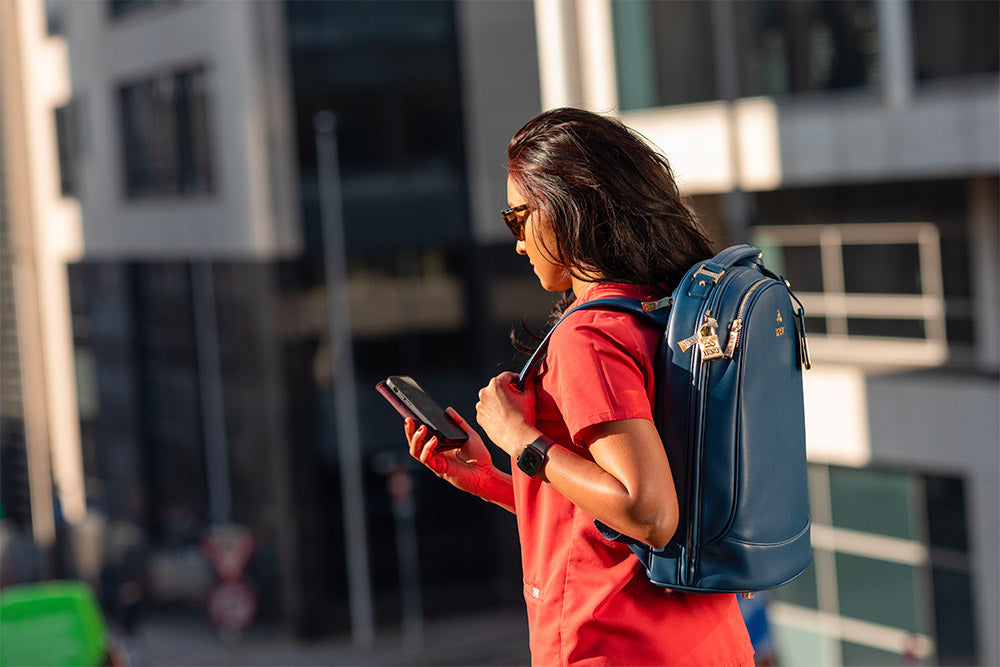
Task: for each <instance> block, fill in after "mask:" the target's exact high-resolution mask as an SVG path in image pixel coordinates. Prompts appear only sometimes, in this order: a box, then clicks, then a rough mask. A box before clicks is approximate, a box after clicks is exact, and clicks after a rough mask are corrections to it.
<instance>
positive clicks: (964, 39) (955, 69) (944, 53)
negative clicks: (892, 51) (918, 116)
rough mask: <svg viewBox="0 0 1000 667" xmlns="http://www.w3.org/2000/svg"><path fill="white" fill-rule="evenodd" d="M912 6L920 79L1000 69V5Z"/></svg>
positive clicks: (925, 0) (950, 0)
mask: <svg viewBox="0 0 1000 667" xmlns="http://www.w3.org/2000/svg"><path fill="white" fill-rule="evenodd" d="M910 6H911V12H910V15H911V17H912V21H913V55H914V58H915V60H916V63H915V68H916V75H917V80H919V81H927V80H931V79H939V78H944V77H953V76H964V75H968V74H985V73H989V72H996V71H997V70H998V69H1000V3H997V2H983V1H982V0H916V1H915V2H912V3H911V5H910Z"/></svg>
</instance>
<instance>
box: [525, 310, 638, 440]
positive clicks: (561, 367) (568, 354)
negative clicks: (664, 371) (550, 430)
mask: <svg viewBox="0 0 1000 667" xmlns="http://www.w3.org/2000/svg"><path fill="white" fill-rule="evenodd" d="M546 365H547V368H546V371H545V377H544V378H542V383H543V386H544V387H545V389H546V390H547V391H548V392H549V393H550V394H551V395H552V397H553V398H554V399H555V402H556V405H557V406H558V408H559V411H560V412H561V413H562V417H563V421H564V422H565V423H566V427H567V429H568V430H569V434H570V437H571V438H572V439H573V443H574V444H576V445H579V446H586V445H585V444H584V443H583V442H582V440H581V438H580V433H581V432H582V431H583V430H585V429H586V428H588V427H590V426H594V425H596V424H602V423H606V422H611V421H617V420H621V419H637V418H638V419H649V420H652V419H653V413H652V407H651V397H652V364H651V359H650V354H649V351H648V350H647V349H646V343H645V342H644V341H643V339H642V336H641V335H640V334H639V330H638V324H637V323H636V322H635V318H634V317H633V316H631V315H629V314H626V313H619V312H614V311H599V310H588V311H580V312H578V313H574V314H573V315H572V316H570V318H569V319H567V321H566V322H564V323H563V324H562V325H561V326H560V327H559V328H558V329H556V330H555V332H553V334H552V339H551V340H550V342H549V349H548V351H547V358H546Z"/></svg>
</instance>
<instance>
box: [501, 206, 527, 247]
mask: <svg viewBox="0 0 1000 667" xmlns="http://www.w3.org/2000/svg"><path fill="white" fill-rule="evenodd" d="M527 210H528V205H527V204H521V205H520V206H514V207H511V208H505V209H504V210H502V211H500V217H501V218H503V221H504V222H505V223H507V229H509V230H510V233H511V234H513V235H514V238H516V239H517V240H518V241H523V240H524V222H525V220H527V219H528V216H526V215H525V216H524V217H521V216H519V215H518V213H520V212H521V211H527Z"/></svg>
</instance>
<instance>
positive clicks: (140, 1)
mask: <svg viewBox="0 0 1000 667" xmlns="http://www.w3.org/2000/svg"><path fill="white" fill-rule="evenodd" d="M177 1H178V0H108V12H109V13H110V14H111V16H114V17H118V16H124V15H125V14H130V13H132V12H134V11H136V10H140V9H146V8H149V7H153V6H155V5H164V4H168V3H172V2H177Z"/></svg>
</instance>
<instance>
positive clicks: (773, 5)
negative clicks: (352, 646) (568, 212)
mask: <svg viewBox="0 0 1000 667" xmlns="http://www.w3.org/2000/svg"><path fill="white" fill-rule="evenodd" d="M0 10H2V18H3V23H2V24H0V26H2V29H3V33H2V37H3V40H2V45H3V49H4V51H3V65H2V66H3V69H2V71H3V77H4V78H3V89H2V90H3V98H2V104H3V135H2V137H3V154H4V162H3V178H2V179H0V180H2V187H3V197H2V199H0V202H2V208H0V212H2V216H3V217H2V223H3V228H2V231H3V234H2V237H0V240H2V250H3V253H4V254H3V262H2V266H0V278H2V280H0V298H2V299H3V309H4V318H3V337H4V338H3V348H2V351H3V354H4V357H3V367H2V370H3V377H2V379H3V383H4V384H3V400H2V407H3V412H2V417H3V429H4V430H3V442H2V445H3V475H4V477H3V482H4V483H3V487H2V491H3V498H2V500H3V503H4V508H5V511H6V513H7V516H8V517H9V518H12V519H16V522H17V525H18V526H20V527H21V529H22V530H23V532H24V533H25V534H31V533H33V534H34V542H35V543H36V545H39V546H40V547H42V550H43V551H44V552H45V553H46V554H49V555H48V556H46V558H47V559H48V560H45V561H40V562H44V567H43V568H40V569H42V570H44V572H42V573H41V574H40V575H39V576H45V575H46V574H47V575H49V576H55V575H60V576H61V575H77V576H82V577H86V578H88V579H90V580H92V581H95V582H97V583H98V584H100V582H101V581H103V582H104V584H105V589H106V595H105V598H106V601H109V603H113V598H114V590H116V589H115V583H116V582H118V581H120V580H122V579H123V578H128V577H130V576H133V574H132V573H134V570H135V569H136V567H137V566H136V563H139V564H140V565H139V566H138V567H139V568H140V569H141V570H142V573H143V577H142V581H143V586H144V597H143V601H144V602H143V604H144V608H146V609H164V608H174V609H178V610H182V611H185V612H186V613H191V614H201V613H203V612H202V602H203V600H204V598H205V596H206V595H207V594H208V591H209V590H210V589H211V588H212V587H213V586H214V585H215V579H214V574H213V573H212V571H211V569H210V567H209V565H208V564H207V563H206V561H205V558H204V557H203V555H202V553H201V551H200V547H199V545H200V543H201V540H202V539H203V537H204V535H205V534H206V531H208V530H209V529H210V528H211V527H212V526H219V525H228V524H232V523H237V524H239V525H241V526H245V527H246V528H248V529H249V530H250V531H252V533H253V534H254V536H255V538H256V551H255V553H254V555H253V557H252V559H251V560H250V563H249V567H248V570H247V572H246V574H245V579H246V580H247V581H249V582H250V583H251V584H252V585H253V586H254V589H255V590H256V592H257V594H258V596H259V611H258V614H259V616H260V617H263V618H265V619H273V620H276V621H281V622H284V623H286V624H288V625H289V626H291V627H293V628H295V629H296V630H297V631H298V632H299V633H301V634H304V635H310V634H311V635H315V634H329V633H336V632H342V631H345V630H346V629H347V628H349V627H350V628H353V630H354V631H355V632H356V633H357V632H359V628H360V629H362V630H363V626H364V625H366V624H372V623H374V624H375V625H379V624H386V623H396V622H398V619H399V617H400V615H401V614H402V615H403V616H404V617H405V616H407V614H408V613H409V614H411V616H410V617H411V619H412V612H413V607H414V605H416V606H417V607H419V608H420V609H423V610H424V611H426V613H429V614H435V613H446V612H455V611H463V610H468V609H473V608H477V607H483V606H484V605H504V604H511V605H519V604H521V602H520V597H519V596H520V589H521V584H520V568H519V558H518V551H517V543H516V533H515V529H514V524H513V521H512V519H511V517H509V516H508V515H506V513H504V512H501V511H498V510H496V508H493V507H490V506H488V505H486V504H485V503H482V502H480V501H477V500H475V499H473V498H470V497H468V496H465V495H463V494H461V493H459V492H457V491H454V490H452V489H451V488H450V487H448V486H447V485H446V484H442V483H441V482H440V481H439V480H437V479H435V478H433V476H431V475H430V474H429V473H427V472H425V471H418V470H416V469H415V468H412V467H408V463H407V456H406V451H405V443H404V441H403V438H402V435H401V428H400V422H399V419H397V418H396V416H395V414H394V413H393V412H392V411H391V409H390V408H388V406H386V405H385V404H384V402H383V401H382V400H381V399H380V397H378V396H377V395H376V394H375V392H374V391H373V390H372V387H373V386H374V384H375V382H376V381H377V380H379V379H381V378H382V377H385V376H386V375H389V374H395V373H403V374H409V375H413V376H414V377H416V378H418V379H419V380H420V382H421V384H423V385H424V386H425V387H426V388H427V389H429V390H431V392H432V393H434V394H436V395H437V396H438V397H439V398H440V399H441V401H442V402H444V403H446V404H451V405H454V406H455V407H456V408H458V409H459V411H460V412H462V413H463V414H465V415H466V416H467V417H471V416H472V415H473V414H474V409H473V405H474V403H475V392H476V389H477V388H478V387H479V386H481V385H482V384H483V383H484V382H485V380H486V379H488V378H489V377H490V376H492V375H494V374H495V373H496V372H497V371H498V370H502V369H512V368H515V367H516V366H517V361H518V359H517V358H516V357H515V355H514V354H513V352H512V350H511V348H510V345H509V343H508V342H507V340H506V338H507V333H508V331H509V329H510V327H511V326H512V325H513V324H516V323H519V322H520V320H521V318H522V316H524V317H526V318H527V321H528V323H529V324H531V325H533V326H541V325H543V324H544V321H545V317H546V314H547V312H548V310H549V307H550V305H551V298H550V297H549V296H548V295H545V294H544V293H542V292H541V290H540V289H538V287H537V284H536V281H535V280H534V277H533V276H532V275H531V273H530V271H529V270H527V269H526V266H525V265H524V263H523V262H522V261H520V258H518V257H517V256H515V255H514V253H513V252H511V249H512V244H511V239H510V238H509V234H508V232H507V230H506V228H505V227H504V226H503V225H501V224H500V223H499V221H498V220H497V219H496V218H497V213H496V212H497V210H499V209H500V208H502V207H503V206H504V205H505V203H504V202H505V191H504V172H503V157H504V148H505V146H506V141H507V139H508V137H509V136H510V134H512V133H513V132H514V131H515V130H516V129H517V128H518V127H519V126H520V125H521V124H522V123H523V122H525V121H526V120H528V119H529V118H530V117H532V116H533V115H534V114H535V113H537V112H538V110H539V109H542V108H551V107H556V106H563V105H574V106H583V107H586V108H590V109H593V110H595V111H605V112H615V113H618V114H619V115H620V116H621V117H622V119H623V120H624V121H625V122H626V123H627V124H629V125H631V126H633V127H635V128H636V129H638V130H639V131H641V132H642V133H643V134H644V135H645V136H647V137H648V138H649V139H650V140H652V141H653V142H654V143H656V144H657V145H658V146H659V147H660V148H661V149H662V150H663V151H664V152H665V154H666V155H667V156H668V157H669V158H670V160H671V163H672V165H673V167H674V171H675V173H676V175H677V177H678V179H679V181H680V183H681V185H682V187H683V188H684V189H685V191H686V192H688V193H690V194H691V196H692V202H693V204H694V206H695V208H697V210H698V211H699V213H700V214H701V216H702V218H703V219H704V221H705V222H706V225H707V227H708V228H709V230H710V231H711V232H712V234H713V236H714V237H715V239H716V241H717V245H718V246H722V245H723V244H728V243H735V242H742V241H750V242H753V243H756V244H757V245H759V246H760V247H761V248H762V249H763V250H764V253H765V260H766V261H767V262H768V265H769V266H772V267H774V268H776V269H778V270H779V271H780V272H781V273H783V274H784V275H785V276H786V277H787V278H788V279H789V280H790V281H791V283H792V286H793V288H794V289H795V291H796V293H797V295H798V296H799V297H800V298H801V299H802V300H803V302H804V304H805V307H806V311H807V314H808V321H807V325H808V326H807V328H808V331H809V334H810V336H809V341H810V351H811V352H812V357H813V362H814V366H813V369H812V370H810V371H808V373H807V374H806V391H807V397H806V399H807V412H808V414H807V428H808V434H807V435H808V441H809V457H810V461H811V472H810V474H811V480H810V481H811V493H812V502H813V507H812V514H813V520H814V528H813V541H814V547H815V558H814V562H813V565H812V566H811V567H810V568H809V570H807V572H806V573H805V574H804V575H803V576H802V577H800V578H799V579H798V580H796V581H795V582H793V583H792V584H789V585H788V586H786V587H784V588H781V589H779V590H777V591H775V592H774V593H773V594H772V595H771V597H770V599H769V604H768V613H769V621H770V623H769V627H770V629H771V632H772V634H773V644H774V646H775V649H776V651H777V658H778V660H779V662H780V663H782V664H823V665H838V664H845V665H871V664H901V662H903V661H904V660H914V661H923V662H925V663H936V664H997V663H1000V646H998V643H997V641H998V640H997V637H996V633H995V632H993V630H994V629H995V628H996V627H997V625H998V623H1000V611H998V600H997V596H996V595H995V594H994V592H995V591H996V590H997V589H998V588H1000V582H998V574H1000V564H998V557H997V550H996V545H997V543H998V541H1000V528H998V523H997V518H996V507H997V506H998V503H1000V499H998V488H1000V461H998V449H1000V448H998V437H1000V425H998V410H997V405H998V403H1000V390H998V389H1000V388H998V368H1000V350H998V341H1000V295H998V285H1000V275H998V273H1000V258H998V253H1000V251H998V227H1000V223H998V218H1000V213H998V198H1000V186H998V175H1000V78H998V77H1000V66H998V52H1000V48H998V25H1000V16H998V3H996V2H992V1H983V2H966V1H960V0H956V1H953V2H937V1H928V0H915V1H912V2H907V1H902V0H840V1H819V0H796V1H786V0H780V1H779V0H775V1H763V0H743V1H740V2H734V1H729V0H712V1H709V2H695V1H692V2H684V1H680V0H674V1H669V2H658V1H655V0H576V1H573V0H534V2H531V1H529V0H523V1H522V0H509V1H507V0H497V1H492V0H478V1H477V0H441V1H439V2H438V1H434V2H431V1H421V2H405V1H402V2H388V1H385V2H384V1H372V2H364V1H358V2H353V1H352V2H348V1H338V2H318V1H307V0H303V1H292V2H283V3H279V2H268V1H262V2H246V3H243V2H204V1H202V2H199V1H196V0H188V1H185V0H95V1H93V2H62V1H60V0H47V1H44V2H43V0H21V1H20V2H17V3H0ZM326 111H329V112H332V114H333V116H332V122H331V117H328V116H324V115H322V112H326ZM317 114H320V115H319V119H320V121H321V122H320V123H319V127H320V129H325V130H331V129H332V131H333V133H334V135H333V136H335V138H336V148H337V151H338V154H339V157H338V159H336V160H331V159H329V155H328V154H327V153H324V152H322V151H317V122H316V121H317ZM329 136H330V135H328V134H320V141H321V142H322V141H324V139H323V137H329ZM322 145H323V146H327V147H329V145H330V144H326V143H324V144H322ZM320 174H322V178H321V177H320ZM331 184H332V185H333V187H331ZM340 238H343V240H344V244H345V248H346V261H345V262H328V261H327V258H328V257H330V256H335V255H331V249H332V248H333V246H334V245H335V244H334V243H332V242H333V241H336V240H337V239H340ZM342 287H343V289H341V288H342ZM341 294H343V295H345V298H346V301H347V304H348V307H347V308H343V307H341V306H340V305H339V304H340V301H338V297H339V295H341ZM9 314H14V315H15V317H13V318H11V317H9ZM345 322H349V325H350V332H351V344H349V345H347V347H346V349H347V350H349V352H350V354H348V355H346V358H347V359H348V360H350V361H351V363H350V364H349V365H348V366H345V365H344V359H345V345H344V344H342V343H341V340H340V339H339V338H338V335H337V332H338V330H340V327H342V326H343V325H344V323H345ZM355 459H356V460H355ZM500 463H501V465H506V463H503V462H500ZM411 468H412V472H410V471H411ZM401 479H402V480H403V481H404V482H405V483H400V480H401ZM390 480H395V482H393V483H392V484H391V485H390V483H389V481H390ZM775 483H776V484H780V483H781V482H780V480H775ZM4 521H5V522H6V523H8V524H10V523H11V522H10V521H9V520H8V519H5V520H4ZM407 563H409V565H407ZM414 563H415V564H416V567H413V565H414ZM414 571H416V572H418V573H419V574H418V575H414ZM414 579H415V580H414ZM407 591H409V594H407ZM414 591H418V592H420V593H421V595H418V596H416V597H415V596H414V595H413V592H414ZM415 600H416V602H415Z"/></svg>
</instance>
